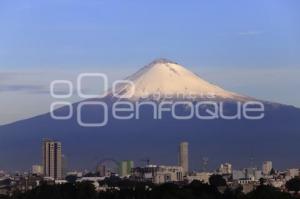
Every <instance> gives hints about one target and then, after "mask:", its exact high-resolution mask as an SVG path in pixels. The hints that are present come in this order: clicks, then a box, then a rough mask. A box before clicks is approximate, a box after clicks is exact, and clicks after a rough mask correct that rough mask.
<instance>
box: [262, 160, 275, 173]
mask: <svg viewBox="0 0 300 199" xmlns="http://www.w3.org/2000/svg"><path fill="white" fill-rule="evenodd" d="M272 168H273V166H272V162H271V161H265V162H264V163H263V165H262V173H263V174H264V175H269V174H270V172H271V170H272Z"/></svg>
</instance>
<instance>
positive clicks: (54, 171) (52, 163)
mask: <svg viewBox="0 0 300 199" xmlns="http://www.w3.org/2000/svg"><path fill="white" fill-rule="evenodd" d="M43 167H44V175H45V176H47V177H52V178H54V179H62V147H61V143H60V142H58V141H53V140H49V139H44V140H43Z"/></svg>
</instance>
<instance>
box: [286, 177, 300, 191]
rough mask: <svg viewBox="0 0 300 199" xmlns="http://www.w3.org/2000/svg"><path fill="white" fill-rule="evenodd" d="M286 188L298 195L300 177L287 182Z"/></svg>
mask: <svg viewBox="0 0 300 199" xmlns="http://www.w3.org/2000/svg"><path fill="white" fill-rule="evenodd" d="M285 186H286V188H287V189H288V190H289V191H295V192H296V193H298V191H300V177H295V178H293V179H291V180H289V181H287V182H286V184H285Z"/></svg>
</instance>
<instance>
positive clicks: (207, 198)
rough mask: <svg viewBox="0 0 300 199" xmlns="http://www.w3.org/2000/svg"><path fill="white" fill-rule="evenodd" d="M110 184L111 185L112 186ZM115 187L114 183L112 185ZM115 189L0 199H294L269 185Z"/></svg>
mask: <svg viewBox="0 0 300 199" xmlns="http://www.w3.org/2000/svg"><path fill="white" fill-rule="evenodd" d="M111 185H112V184H111ZM115 185H116V184H115ZM118 186H119V188H120V189H119V190H118V189H109V190H107V191H100V192H96V190H95V187H94V185H93V184H91V183H89V182H82V183H67V184H62V185H47V184H42V185H41V186H39V187H37V188H35V189H33V190H31V191H28V192H26V193H20V192H14V193H13V195H12V196H10V197H8V196H2V197H0V198H1V199H293V198H295V197H294V196H293V195H291V194H289V193H285V192H281V191H280V190H279V189H276V188H274V187H271V186H266V185H260V186H258V187H257V188H256V189H255V190H254V191H252V192H250V193H248V194H243V192H242V188H238V189H235V190H231V189H229V188H226V189H225V191H224V192H223V193H220V192H219V190H218V188H217V187H216V186H213V185H208V184H203V183H201V182H199V181H193V182H192V183H190V184H188V185H176V184H173V183H166V184H162V185H154V184H151V183H140V182H131V181H122V182H118Z"/></svg>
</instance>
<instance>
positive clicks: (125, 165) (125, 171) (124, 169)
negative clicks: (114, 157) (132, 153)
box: [119, 160, 134, 176]
mask: <svg viewBox="0 0 300 199" xmlns="http://www.w3.org/2000/svg"><path fill="white" fill-rule="evenodd" d="M133 167H134V163H133V161H131V160H125V161H122V162H121V163H120V168H119V171H120V176H128V175H130V174H131V169H132V168H133Z"/></svg>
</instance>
